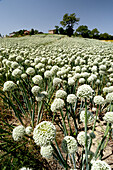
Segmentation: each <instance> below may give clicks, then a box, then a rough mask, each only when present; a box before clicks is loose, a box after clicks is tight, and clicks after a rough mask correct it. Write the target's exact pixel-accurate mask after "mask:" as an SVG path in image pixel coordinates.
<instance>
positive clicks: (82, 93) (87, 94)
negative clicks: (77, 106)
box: [77, 84, 93, 99]
mask: <svg viewBox="0 0 113 170" xmlns="http://www.w3.org/2000/svg"><path fill="white" fill-rule="evenodd" d="M92 93H93V89H92V88H91V87H90V86H89V85H87V84H84V85H81V86H79V87H78V90H77V97H79V98H87V99H89V98H92Z"/></svg>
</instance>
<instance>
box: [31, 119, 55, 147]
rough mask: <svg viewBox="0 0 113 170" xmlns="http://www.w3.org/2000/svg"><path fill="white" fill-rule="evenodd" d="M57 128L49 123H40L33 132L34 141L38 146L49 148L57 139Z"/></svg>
mask: <svg viewBox="0 0 113 170" xmlns="http://www.w3.org/2000/svg"><path fill="white" fill-rule="evenodd" d="M55 136H56V128H55V126H54V125H53V124H52V123H51V122H49V121H43V122H41V123H39V124H38V125H37V126H36V127H35V129H34V131H33V139H34V142H35V143H36V144H37V145H40V146H47V145H50V144H51V142H52V141H53V140H54V139H55Z"/></svg>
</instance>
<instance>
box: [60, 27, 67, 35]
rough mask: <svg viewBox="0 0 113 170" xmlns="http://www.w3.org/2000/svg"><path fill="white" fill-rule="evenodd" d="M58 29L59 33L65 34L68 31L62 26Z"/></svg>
mask: <svg viewBox="0 0 113 170" xmlns="http://www.w3.org/2000/svg"><path fill="white" fill-rule="evenodd" d="M58 31H59V34H63V35H64V34H65V32H66V31H65V30H64V29H63V28H62V27H60V28H59V29H58Z"/></svg>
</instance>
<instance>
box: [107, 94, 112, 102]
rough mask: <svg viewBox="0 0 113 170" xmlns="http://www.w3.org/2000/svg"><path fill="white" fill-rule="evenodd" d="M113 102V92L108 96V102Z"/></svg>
mask: <svg viewBox="0 0 113 170" xmlns="http://www.w3.org/2000/svg"><path fill="white" fill-rule="evenodd" d="M112 101H113V92H112V93H108V94H107V95H106V102H108V103H110V102H112Z"/></svg>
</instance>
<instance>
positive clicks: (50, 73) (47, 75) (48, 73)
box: [44, 70, 52, 78]
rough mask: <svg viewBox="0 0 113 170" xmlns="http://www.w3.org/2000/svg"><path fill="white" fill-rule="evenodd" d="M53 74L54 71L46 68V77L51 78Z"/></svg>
mask: <svg viewBox="0 0 113 170" xmlns="http://www.w3.org/2000/svg"><path fill="white" fill-rule="evenodd" d="M51 76H52V72H51V71H49V70H46V71H45V73H44V77H45V78H50V77H51Z"/></svg>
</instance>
